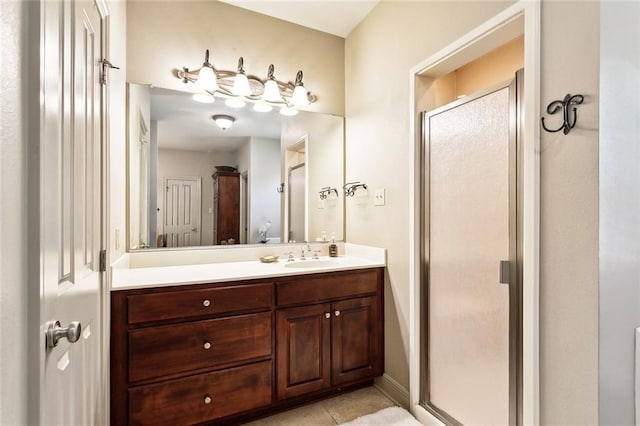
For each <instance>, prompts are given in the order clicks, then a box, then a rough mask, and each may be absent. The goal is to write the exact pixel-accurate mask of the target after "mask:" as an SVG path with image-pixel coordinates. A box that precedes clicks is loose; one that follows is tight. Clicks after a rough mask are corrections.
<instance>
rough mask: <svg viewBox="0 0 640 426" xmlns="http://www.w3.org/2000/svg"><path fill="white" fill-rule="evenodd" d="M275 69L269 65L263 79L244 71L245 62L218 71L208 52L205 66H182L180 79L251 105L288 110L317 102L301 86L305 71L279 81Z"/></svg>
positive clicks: (209, 91)
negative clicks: (233, 67) (235, 66)
mask: <svg viewBox="0 0 640 426" xmlns="http://www.w3.org/2000/svg"><path fill="white" fill-rule="evenodd" d="M273 74H274V66H273V64H271V65H269V69H268V73H267V78H266V79H264V80H263V79H261V78H259V77H256V76H254V75H251V74H247V73H246V72H245V70H244V59H243V58H242V57H240V59H239V60H238V68H237V69H236V70H235V71H230V70H229V71H227V70H218V69H216V68H215V67H214V66H213V65H212V64H211V63H209V51H208V50H207V51H206V53H205V61H204V63H203V64H202V67H200V68H199V69H196V70H193V71H191V70H189V68H186V67H183V68H182V70H179V71H178V78H180V79H181V80H182V81H183V82H184V83H196V84H197V85H198V86H199V87H201V88H202V89H203V90H204V91H206V92H208V93H209V94H211V95H213V94H214V92H215V93H221V94H223V95H225V96H227V97H231V98H235V99H238V100H243V101H249V102H260V101H266V102H268V103H270V104H274V105H278V106H282V107H285V108H291V107H302V106H306V105H309V104H310V103H312V102H315V101H316V100H317V98H316V96H314V95H312V94H311V93H310V92H308V91H307V89H306V87H305V86H304V84H303V83H302V71H298V73H297V74H296V78H295V81H294V82H291V81H288V82H284V81H280V80H277V79H276V78H275V77H274V75H273Z"/></svg>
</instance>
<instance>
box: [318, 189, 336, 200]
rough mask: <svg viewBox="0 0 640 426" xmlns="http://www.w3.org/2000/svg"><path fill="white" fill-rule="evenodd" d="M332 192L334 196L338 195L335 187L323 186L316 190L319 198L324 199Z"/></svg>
mask: <svg viewBox="0 0 640 426" xmlns="http://www.w3.org/2000/svg"><path fill="white" fill-rule="evenodd" d="M332 192H335V194H336V197H338V190H337V189H336V188H331V187H330V186H325V187H324V188H322V189H321V190H320V191H319V192H318V194H320V199H321V200H326V199H327V197H328V196H329V195H330V194H331V193H332Z"/></svg>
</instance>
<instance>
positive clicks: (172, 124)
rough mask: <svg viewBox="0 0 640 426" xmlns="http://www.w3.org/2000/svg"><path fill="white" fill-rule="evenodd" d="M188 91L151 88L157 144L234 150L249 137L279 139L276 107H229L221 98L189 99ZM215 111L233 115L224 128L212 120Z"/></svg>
mask: <svg viewBox="0 0 640 426" xmlns="http://www.w3.org/2000/svg"><path fill="white" fill-rule="evenodd" d="M191 96H192V94H191V93H186V92H179V91H176V90H169V89H161V88H158V87H153V88H151V120H157V121H158V133H157V134H158V146H159V147H160V148H171V149H182V150H188V151H202V152H208V151H211V150H223V151H235V150H236V149H238V148H240V147H241V146H242V144H243V143H244V142H245V141H246V140H248V138H249V137H261V138H270V139H278V140H279V139H280V126H281V117H282V116H281V115H280V113H279V111H278V109H277V108H274V109H273V111H271V112H255V111H253V110H252V109H251V104H247V106H245V107H244V108H240V109H236V108H229V107H228V106H226V105H225V104H224V99H221V98H216V101H215V102H214V103H212V104H203V103H199V102H196V101H194V100H193V99H192V97H191ZM216 114H225V115H230V116H232V117H234V118H235V119H236V121H235V123H234V124H233V126H231V127H230V128H229V129H227V130H222V129H220V128H219V127H218V126H217V125H216V123H215V122H214V121H213V118H212V117H213V116H214V115H216Z"/></svg>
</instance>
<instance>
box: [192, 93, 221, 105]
mask: <svg viewBox="0 0 640 426" xmlns="http://www.w3.org/2000/svg"><path fill="white" fill-rule="evenodd" d="M192 98H193V100H194V101H196V102H200V103H201V104H212V103H214V102H215V101H216V100H215V99H214V98H213V96H211V95H210V94H208V93H195V94H194V95H193V96H192Z"/></svg>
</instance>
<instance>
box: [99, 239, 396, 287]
mask: <svg viewBox="0 0 640 426" xmlns="http://www.w3.org/2000/svg"><path fill="white" fill-rule="evenodd" d="M340 246H341V248H342V250H343V253H345V254H344V255H342V256H338V257H328V256H320V258H319V259H318V260H313V259H311V255H307V260H305V261H301V260H299V254H298V251H299V249H300V248H299V246H295V247H294V250H291V247H287V246H286V245H283V246H278V247H279V250H277V252H276V253H260V254H259V256H265V255H267V254H274V255H277V256H280V259H279V261H278V262H275V263H262V262H260V261H259V260H258V259H257V257H258V256H256V257H254V258H253V259H251V260H247V259H246V256H255V255H256V252H255V250H251V249H250V248H249V249H248V250H242V249H236V252H235V254H233V255H230V254H229V253H228V252H226V251H225V252H224V253H225V255H221V254H222V252H221V251H218V252H216V253H215V254H216V255H217V256H216V258H218V259H224V261H219V262H215V263H214V262H211V263H196V264H192V263H191V262H190V261H189V260H191V259H194V258H202V257H203V254H202V252H201V251H198V252H196V253H194V254H193V256H189V254H190V253H189V251H181V252H180V254H179V255H176V252H173V253H174V255H173V258H174V263H175V262H178V260H177V259H180V258H182V259H183V260H184V263H188V264H171V265H167V266H163V265H162V264H161V263H160V264H159V262H161V261H162V260H163V259H165V257H166V253H167V251H163V252H156V253H159V255H158V256H154V255H153V253H152V252H135V253H127V254H126V255H125V256H123V258H121V259H119V260H118V261H116V262H114V263H113V264H112V265H111V290H114V291H115V290H129V289H136V288H147V287H165V286H173V285H187V284H202V283H215V282H225V281H240V280H250V279H260V278H272V277H282V276H291V275H306V274H317V273H322V272H334V271H346V270H355V269H365V268H375V267H383V266H386V250H385V249H380V248H375V247H367V246H360V245H355V244H341V245H340ZM288 249H289V250H288ZM267 250H271V251H273V249H267ZM287 251H293V252H294V254H295V257H294V259H295V260H294V261H293V262H288V261H287V256H286V255H284V254H283V253H284V252H287ZM139 253H140V255H141V256H143V257H144V259H138V258H137V255H138V254H139ZM169 253H171V252H169ZM323 254H324V253H323ZM243 257H244V259H243ZM154 259H156V261H154ZM303 262H304V264H306V265H309V267H300V266H302V265H303ZM314 262H317V263H316V264H315V265H314Z"/></svg>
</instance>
